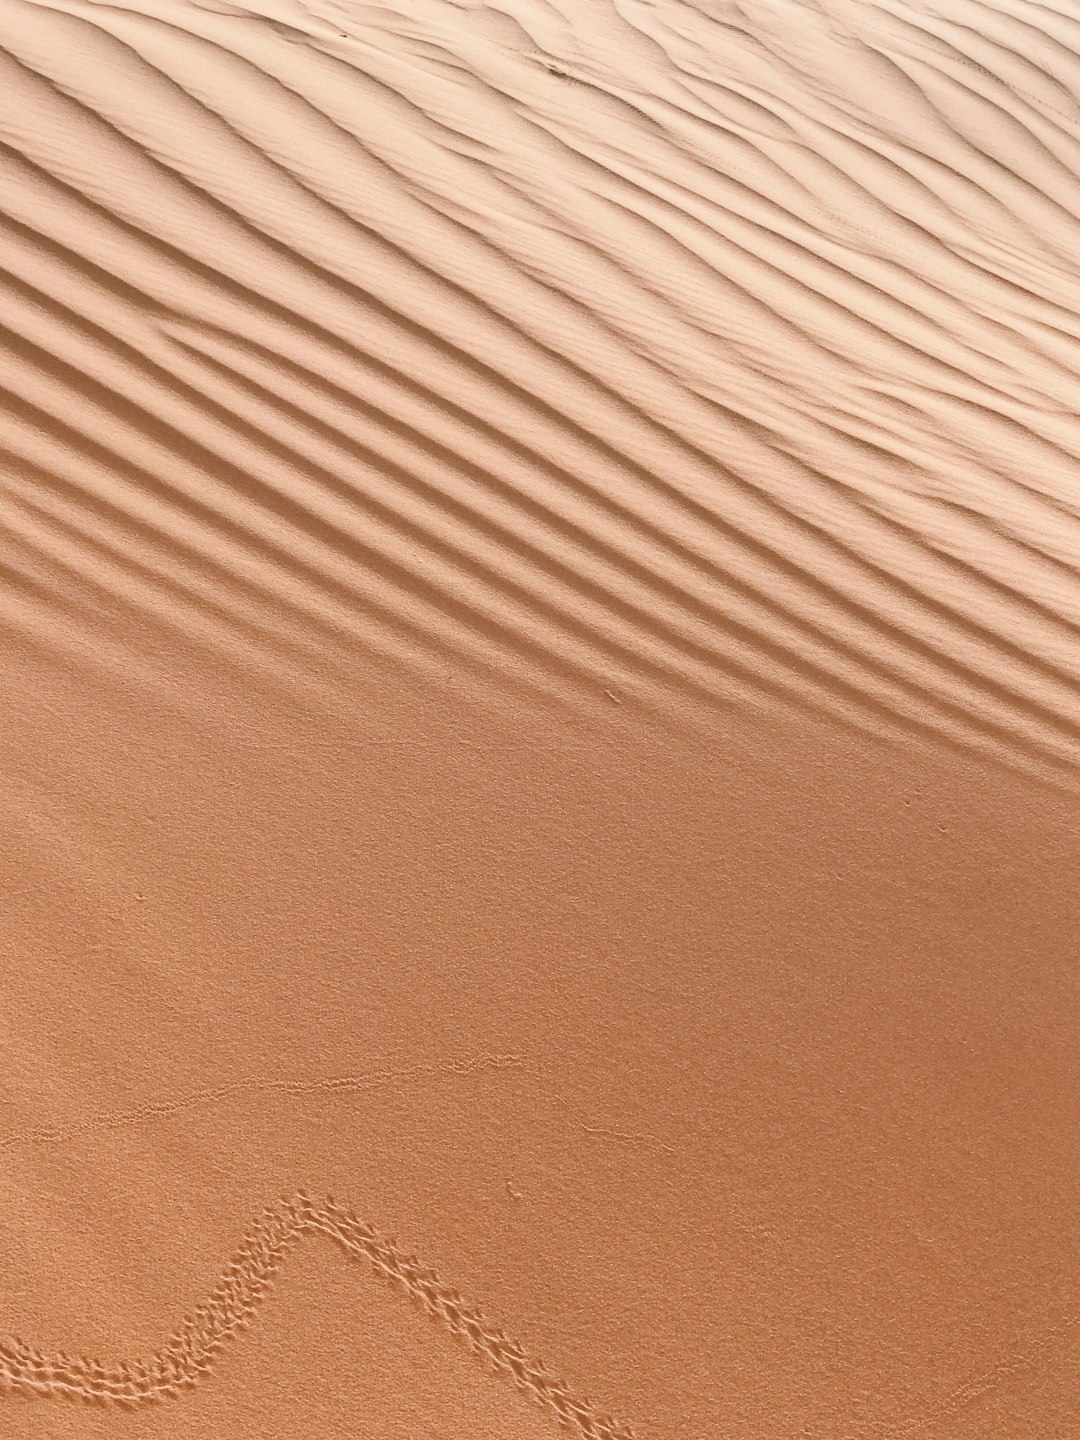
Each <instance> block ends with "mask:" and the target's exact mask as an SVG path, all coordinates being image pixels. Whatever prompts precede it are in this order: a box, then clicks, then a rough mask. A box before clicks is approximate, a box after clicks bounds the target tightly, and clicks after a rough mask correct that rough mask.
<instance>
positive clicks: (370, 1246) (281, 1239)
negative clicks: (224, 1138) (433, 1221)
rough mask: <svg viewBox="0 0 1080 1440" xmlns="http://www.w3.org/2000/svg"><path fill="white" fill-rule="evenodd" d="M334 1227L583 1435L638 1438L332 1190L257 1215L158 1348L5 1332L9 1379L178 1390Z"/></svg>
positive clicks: (83, 1394)
mask: <svg viewBox="0 0 1080 1440" xmlns="http://www.w3.org/2000/svg"><path fill="white" fill-rule="evenodd" d="M320 1234H321V1235H326V1236H329V1238H330V1239H332V1240H334V1241H335V1242H336V1243H337V1244H338V1245H340V1246H341V1247H342V1249H343V1250H344V1251H345V1252H346V1253H347V1254H348V1255H349V1256H350V1257H352V1258H354V1259H361V1258H363V1259H366V1260H368V1261H370V1262H371V1264H372V1265H374V1266H375V1268H376V1269H377V1270H378V1271H379V1272H380V1273H381V1274H382V1275H385V1276H386V1277H388V1278H389V1279H391V1280H393V1281H395V1282H396V1283H397V1284H398V1285H399V1286H400V1287H401V1288H402V1289H403V1290H405V1291H406V1292H407V1293H408V1294H409V1295H410V1296H411V1297H412V1299H414V1300H415V1301H418V1302H419V1303H420V1304H421V1305H422V1306H423V1308H424V1309H425V1310H426V1311H427V1312H428V1313H429V1314H430V1315H432V1316H433V1317H434V1318H435V1319H437V1320H438V1321H440V1323H441V1324H443V1325H444V1326H445V1327H446V1329H448V1330H449V1331H450V1332H451V1334H453V1335H457V1336H460V1337H461V1338H462V1339H463V1340H465V1341H466V1343H467V1344H468V1345H469V1347H470V1348H471V1349H472V1350H474V1351H475V1352H476V1353H477V1354H478V1355H480V1356H481V1357H482V1358H483V1359H485V1360H487V1361H489V1362H490V1363H491V1364H492V1365H493V1366H494V1368H495V1369H496V1370H497V1371H499V1372H500V1373H502V1374H504V1375H507V1376H509V1377H510V1378H511V1379H512V1380H513V1381H514V1383H515V1384H516V1385H518V1386H519V1387H520V1388H521V1389H522V1390H524V1391H525V1392H526V1393H527V1394H529V1395H530V1396H531V1397H532V1398H533V1399H535V1400H537V1401H538V1402H540V1403H541V1404H543V1405H544V1406H545V1407H546V1408H547V1409H548V1410H549V1411H551V1412H552V1413H553V1414H554V1415H555V1416H556V1417H557V1418H558V1420H559V1421H560V1422H561V1423H562V1424H563V1425H564V1426H565V1427H566V1428H567V1429H568V1430H569V1431H570V1432H571V1433H572V1434H574V1435H575V1436H578V1437H580V1440H635V1437H634V1432H633V1431H632V1430H631V1429H630V1428H629V1427H628V1426H626V1425H624V1424H621V1423H619V1422H618V1421H615V1420H612V1419H610V1418H608V1417H606V1416H602V1415H600V1414H599V1413H598V1412H597V1411H596V1410H595V1409H594V1408H593V1406H592V1405H590V1404H589V1403H588V1402H587V1401H585V1400H582V1399H580V1398H579V1397H577V1396H576V1395H575V1394H574V1393H573V1392H572V1391H571V1390H570V1388H569V1387H568V1386H567V1385H566V1384H564V1383H563V1382H562V1381H561V1380H558V1379H556V1378H555V1377H554V1376H553V1375H551V1374H550V1372H549V1371H548V1370H547V1369H546V1368H545V1366H544V1365H542V1364H541V1363H540V1362H539V1361H537V1360H535V1359H534V1358H532V1357H531V1356H530V1355H529V1354H528V1353H527V1352H526V1351H525V1350H524V1349H523V1348H522V1347H521V1346H520V1345H519V1344H518V1343H517V1342H516V1341H515V1340H512V1339H510V1338H509V1337H508V1336H507V1335H506V1334H505V1333H504V1332H503V1331H501V1330H499V1329H498V1328H496V1327H495V1326H494V1325H493V1324H492V1323H491V1322H490V1321H489V1320H488V1319H487V1318H486V1317H485V1316H484V1315H483V1314H482V1313H481V1312H480V1311H479V1310H478V1309H476V1307H475V1306H473V1305H470V1304H469V1303H467V1302H466V1301H465V1300H464V1299H462V1297H461V1296H460V1295H459V1294H458V1292H457V1291H456V1290H454V1289H452V1288H451V1287H450V1286H449V1285H446V1284H445V1283H444V1282H443V1281H442V1280H440V1279H439V1277H438V1275H437V1274H436V1273H435V1271H434V1270H431V1269H429V1268H428V1267H427V1266H424V1265H422V1264H421V1263H420V1261H418V1260H417V1259H416V1257H415V1256H413V1255H410V1254H408V1253H407V1252H405V1251H404V1250H402V1249H401V1248H400V1247H399V1246H398V1245H397V1243H396V1242H395V1241H394V1240H392V1239H388V1238H386V1237H385V1236H383V1235H381V1234H380V1233H379V1231H377V1230H376V1229H374V1227H372V1226H371V1225H368V1224H367V1223H366V1222H364V1221H363V1220H360V1219H358V1218H357V1216H355V1215H353V1214H352V1213H350V1212H349V1211H348V1210H346V1209H344V1208H343V1207H342V1206H340V1205H338V1204H337V1203H336V1202H335V1201H334V1200H333V1199H331V1198H329V1197H327V1198H326V1199H323V1200H314V1199H312V1198H311V1197H310V1196H308V1195H306V1194H304V1193H298V1194H296V1195H294V1196H292V1197H290V1198H288V1199H282V1200H279V1201H278V1202H277V1203H276V1204H275V1205H272V1206H270V1207H268V1208H267V1209H266V1210H265V1211H264V1212H263V1213H262V1214H261V1215H260V1216H259V1218H258V1219H257V1221H256V1222H255V1224H254V1225H253V1227H252V1228H251V1230H250V1231H249V1233H248V1235H247V1238H246V1239H245V1240H244V1242H243V1244H242V1245H241V1246H240V1247H239V1249H238V1250H237V1251H236V1253H235V1254H234V1255H233V1257H232V1259H231V1260H230V1261H229V1263H228V1265H227V1266H226V1267H225V1270H224V1272H223V1274H222V1277H221V1279H220V1280H219V1282H218V1284H217V1286H216V1287H215V1288H214V1290H213V1292H212V1293H211V1295H210V1297H209V1299H208V1300H206V1302H205V1303H204V1304H203V1305H201V1306H200V1307H199V1308H198V1309H197V1310H195V1311H193V1312H192V1313H191V1314H190V1315H188V1316H187V1317H186V1318H185V1319H184V1321H183V1322H182V1323H181V1324H180V1325H179V1326H178V1327H177V1328H176V1329H175V1330H174V1331H173V1332H172V1334H171V1335H170V1336H169V1338H168V1339H167V1340H166V1341H165V1343H164V1344H163V1345H162V1346H161V1347H160V1349H158V1350H156V1351H155V1352H154V1353H153V1354H152V1355H149V1356H146V1357H144V1358H140V1359H136V1360H120V1361H114V1362H111V1363H109V1362H104V1361H100V1360H90V1359H86V1358H84V1357H79V1356H70V1355H65V1354H59V1353H58V1354H48V1353H45V1352H43V1351H40V1350H35V1349H32V1348H31V1347H30V1346H29V1345H26V1344H24V1343H23V1342H22V1341H20V1340H17V1339H7V1340H0V1387H2V1388H11V1389H15V1390H19V1391H23V1392H27V1393H32V1394H38V1395H45V1396H66V1397H69V1398H75V1399H81V1400H97V1401H106V1402H114V1403H118V1404H124V1405H138V1404H143V1403H146V1402H149V1401H152V1400H161V1399H166V1398H170V1397H173V1396H176V1395H179V1394H180V1393H181V1392H182V1391H184V1390H186V1389H190V1388H192V1387H193V1386H194V1385H197V1384H198V1383H199V1381H200V1380H201V1379H202V1378H203V1376H205V1375H207V1374H209V1372H210V1371H211V1370H212V1369H213V1367H214V1365H215V1363H216V1362H217V1359H218V1357H219V1355H220V1353H221V1350H222V1349H223V1347H224V1345H225V1343H226V1342H227V1341H228V1340H230V1339H232V1338H233V1336H235V1335H236V1334H237V1333H238V1332H239V1331H240V1330H241V1329H243V1328H244V1327H245V1326H246V1325H247V1324H248V1323H249V1322H250V1321H251V1319H252V1318H253V1316H254V1313H255V1311H256V1309H257V1308H258V1306H259V1305H260V1303H261V1302H262V1301H263V1300H264V1299H265V1298H266V1296H267V1293H268V1292H269V1289H270V1287H271V1284H272V1283H273V1280H274V1277H275V1276H276V1274H277V1273H278V1271H279V1270H280V1269H281V1267H282V1265H283V1264H284V1262H285V1259H286V1257H287V1256H288V1255H289V1253H290V1251H292V1250H293V1249H294V1248H295V1247H296V1245H297V1244H299V1242H300V1241H301V1240H303V1239H305V1238H306V1237H307V1236H311V1235H320Z"/></svg>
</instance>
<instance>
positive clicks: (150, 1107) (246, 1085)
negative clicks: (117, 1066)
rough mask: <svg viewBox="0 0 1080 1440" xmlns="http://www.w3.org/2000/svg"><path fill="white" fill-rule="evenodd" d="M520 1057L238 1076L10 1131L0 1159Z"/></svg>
mask: <svg viewBox="0 0 1080 1440" xmlns="http://www.w3.org/2000/svg"><path fill="white" fill-rule="evenodd" d="M521 1064H522V1060H521V1056H519V1055H512V1054H506V1055H503V1054H493V1055H476V1056H472V1057H470V1058H469V1059H464V1060H449V1061H446V1062H444V1063H443V1064H440V1065H432V1064H423V1065H407V1066H400V1067H397V1068H388V1069H382V1070H372V1071H369V1072H367V1073H366V1074H362V1075H335V1076H330V1077H324V1078H321V1079H312V1080H302V1079H290V1078H281V1077H259V1076H242V1077H240V1078H239V1079H236V1080H228V1081H226V1082H224V1083H223V1084H220V1085H208V1086H205V1087H203V1088H201V1089H199V1090H192V1091H189V1092H188V1093H187V1094H184V1095H179V1096H175V1097H173V1098H172V1099H168V1100H152V1101H148V1102H146V1103H145V1104H142V1105H133V1106H131V1107H129V1108H127V1109H122V1110H102V1111H99V1112H98V1113H97V1114H95V1115H91V1116H90V1117H88V1118H87V1119H86V1120H82V1121H75V1122H73V1123H71V1124H67V1125H35V1126H29V1127H26V1128H23V1129H21V1130H11V1131H8V1133H7V1134H5V1135H0V1155H3V1154H7V1153H8V1152H9V1151H11V1150H15V1149H17V1148H18V1147H19V1146H21V1145H61V1144H64V1143H65V1142H67V1141H70V1140H79V1139H82V1138H83V1137H84V1136H87V1135H95V1134H98V1133H99V1132H101V1131H105V1130H121V1129H124V1128H125V1127H126V1126H129V1125H144V1124H147V1123H148V1122H149V1121H151V1120H170V1119H172V1118H173V1116H175V1115H181V1114H184V1113H186V1112H187V1111H189V1110H197V1109H204V1108H211V1107H213V1106H215V1105H220V1104H221V1103H222V1102H223V1101H225V1100H229V1099H231V1098H232V1097H233V1096H235V1095H242V1094H245V1093H246V1094H268V1093H269V1094H274V1093H277V1094H281V1095H317V1094H334V1093H338V1092H341V1093H350V1094H354V1095H355V1094H364V1093H366V1092H367V1091H370V1090H377V1089H381V1088H382V1087H384V1086H387V1085H394V1084H396V1083H412V1082H415V1081H417V1080H435V1079H441V1078H442V1077H444V1076H447V1075H456V1076H467V1075H474V1074H482V1073H484V1072H485V1071H491V1070H513V1069H517V1068H519V1067H520V1066H521Z"/></svg>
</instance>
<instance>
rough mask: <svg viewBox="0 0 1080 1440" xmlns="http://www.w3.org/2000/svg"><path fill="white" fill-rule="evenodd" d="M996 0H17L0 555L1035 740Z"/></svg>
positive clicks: (1058, 462)
mask: <svg viewBox="0 0 1080 1440" xmlns="http://www.w3.org/2000/svg"><path fill="white" fill-rule="evenodd" d="M984 8H985V7H982V6H967V7H966V8H965V7H964V6H961V7H960V9H957V7H955V6H952V7H950V8H949V9H948V12H947V14H943V15H942V16H941V17H939V16H938V14H937V12H935V10H934V9H933V7H932V6H919V7H915V8H914V9H912V8H910V7H906V6H904V5H896V6H893V7H890V8H888V9H881V8H879V7H874V6H871V5H866V4H861V3H859V4H848V3H832V4H815V5H812V6H810V5H798V4H788V3H781V4H769V5H760V6H750V7H747V8H746V9H745V11H743V10H736V9H735V8H734V7H731V8H729V9H726V10H724V11H723V12H721V13H720V14H719V15H714V14H712V13H711V12H706V11H704V10H702V9H700V8H698V7H696V6H693V5H688V4H682V3H672V4H670V5H665V6H661V7H658V6H653V5H642V4H634V5H630V6H627V7H620V8H619V9H615V8H614V7H608V6H607V5H603V4H597V5H590V6H587V7H585V8H584V9H583V10H581V12H580V13H577V12H575V17H574V19H573V21H571V20H569V19H564V20H561V21H560V20H556V18H555V14H556V12H553V11H552V10H551V9H550V7H548V6H546V5H530V4H524V5H522V4H513V5H508V6H506V7H505V8H500V7H498V6H467V7H464V8H462V7H461V6H458V5H447V4H442V3H424V4H418V5H415V6H410V9H409V18H408V21H407V22H405V21H403V20H402V18H401V16H400V15H399V13H398V12H397V10H396V9H395V8H394V7H392V6H390V7H382V6H365V7H360V8H356V7H348V6H347V7H337V6H334V5H332V4H328V5H323V6H321V7H320V6H311V7H301V6H292V5H279V6H274V7H267V8H266V10H265V11H262V10H259V9H253V10H249V9H245V8H244V7H238V6H225V7H202V6H196V5H192V4H186V3H176V0H165V3H155V4H153V5H138V6H110V7H107V8H106V7H102V6H100V5H96V4H94V3H91V0H85V3H84V0H70V3H68V0H64V3H62V4H48V5H42V4H38V3H30V0H5V5H4V12H3V13H4V59H3V66H4V76H5V80H4V83H5V86H6V94H7V96H8V97H9V98H8V102H7V106H8V109H7V112H6V120H5V131H4V134H5V145H6V149H5V151H4V157H3V164H4V173H5V182H4V183H5V194H6V196H7V200H6V205H5V210H6V216H5V223H4V231H3V237H4V238H3V245H4V252H3V254H4V259H3V263H4V265H5V270H6V274H7V276H8V283H7V285H6V286H5V293H4V305H5V311H4V315H5V320H4V323H5V326H6V327H7V328H6V330H5V335H6V344H7V346H8V353H9V357H10V360H11V361H12V362H13V363H10V364H9V365H8V366H7V367H6V368H5V376H6V383H7V386H8V392H9V395H10V401H11V406H12V410H11V414H10V418H9V420H8V421H7V422H5V423H6V427H7V428H6V430H5V446H6V449H7V453H8V454H9V455H10V456H11V457H12V465H13V473H12V475H11V478H10V482H9V484H8V485H7V486H6V487H5V509H6V515H7V517H8V518H7V523H8V525H9V533H11V534H12V536H13V542H14V543H15V544H16V546H17V548H18V553H19V554H20V555H21V556H22V557H23V558H22V560H21V561H20V573H22V574H23V575H24V576H25V579H24V581H23V583H24V584H25V585H31V586H32V585H33V584H39V585H40V584H44V585H45V586H46V587H51V589H50V590H49V593H52V592H53V591H55V590H56V588H57V587H58V586H59V587H60V589H61V590H63V591H70V592H71V594H72V595H76V594H77V595H78V596H79V597H80V599H79V601H78V602H77V603H78V604H81V605H84V606H85V607H87V608H92V609H93V610H95V611H101V610H104V611H105V612H106V613H110V612H111V613H112V614H113V615H115V616H116V617H117V619H119V617H120V616H121V615H124V614H132V615H135V614H137V615H142V616H145V617H146V618H147V620H148V621H149V622H150V623H152V624H153V625H154V626H155V627H158V628H161V627H164V628H165V630H167V631H168V632H169V633H170V634H177V633H179V635H180V636H181V637H184V638H185V639H186V640H187V641H188V643H192V644H196V645H200V646H211V647H215V648H216V650H217V651H218V652H219V653H221V652H222V650H224V652H225V654H226V655H233V656H236V657H242V658H243V661H244V662H245V663H247V664H250V665H253V666H256V667H258V668H259V669H261V670H262V671H263V672H269V673H270V674H271V675H276V676H278V677H280V679H281V680H282V681H285V683H289V682H288V680H287V678H286V677H288V676H290V675H291V676H293V681H292V683H307V684H308V685H309V686H310V685H311V683H312V680H311V674H312V670H313V669H314V670H315V672H316V674H317V675H318V682H319V683H320V684H322V685H324V686H326V687H328V688H329V689H330V690H331V691H333V689H334V685H335V681H334V665H335V661H334V659H333V658H332V652H333V651H334V650H335V649H338V648H340V647H339V646H337V645H336V644H335V642H334V638H333V637H335V636H341V637H348V638H349V643H361V644H362V645H363V646H364V647H365V648H366V649H368V650H370V651H374V652H376V653H381V654H382V655H383V656H384V657H385V659H386V660H387V661H388V662H389V663H391V664H393V665H394V666H396V667H400V666H401V665H402V664H408V665H411V666H413V667H415V669H416V671H417V673H418V674H419V675H421V676H423V677H426V678H427V679H429V680H434V681H435V682H436V683H441V684H445V683H460V680H461V678H462V676H463V675H465V674H471V675H472V676H473V677H475V680H476V682H477V684H478V685H479V686H480V687H481V688H483V687H485V686H487V687H490V686H499V687H505V686H507V685H513V686H515V687H521V686H524V687H525V693H528V694H532V695H534V696H536V697H538V703H545V704H570V703H574V704H576V705H577V706H578V708H579V709H580V707H581V706H585V707H586V708H587V709H588V708H591V707H592V706H594V705H595V704H596V703H597V701H598V700H602V699H603V697H604V695H605V692H608V693H610V694H613V695H615V696H617V697H620V698H624V699H625V700H626V701H628V702H630V703H633V704H634V705H635V706H636V707H637V708H639V709H642V708H644V709H648V710H651V711H657V710H659V711H660V712H664V713H670V710H671V706H672V704H673V703H675V702H677V703H678V704H679V706H680V707H681V709H683V710H685V711H688V712H692V713H695V714H699V715H700V714H701V713H704V715H705V716H706V717H707V716H708V715H709V714H710V713H711V712H712V711H713V709H714V707H715V706H716V705H717V704H721V705H724V706H730V705H732V704H734V705H736V706H738V707H740V708H745V707H748V706H749V707H762V706H766V707H771V708H774V709H775V708H776V707H780V709H781V711H784V710H787V709H790V708H792V707H795V708H796V709H798V710H809V711H812V712H813V713H815V714H819V715H822V714H823V715H827V716H833V717H836V718H839V719H840V720H842V721H843V722H844V723H847V724H851V725H855V726H859V727H861V728H862V729H863V730H865V731H868V732H869V733H871V734H875V735H880V736H884V737H885V738H890V737H896V736H898V735H902V734H905V733H907V734H916V735H927V734H930V735H933V736H936V737H938V738H939V739H941V740H943V741H945V742H947V743H950V744H954V745H962V746H966V747H975V748H977V749H978V751H979V752H980V753H983V754H986V755H993V756H996V757H998V759H999V760H1002V761H1006V762H1008V763H1010V764H1020V765H1022V766H1023V767H1024V768H1026V769H1027V770H1029V771H1031V770H1034V771H1035V772H1037V773H1040V774H1042V775H1044V776H1048V777H1051V778H1052V777H1057V778H1058V779H1059V780H1061V781H1064V782H1065V783H1068V777H1069V776H1070V775H1071V773H1072V770H1073V766H1074V762H1075V754H1076V741H1077V734H1078V732H1077V725H1076V698H1077V678H1078V677H1077V665H1076V656H1077V653H1078V647H1077V628H1076V627H1077V623H1078V621H1080V612H1078V607H1077V591H1076V586H1075V583H1074V582H1075V576H1074V571H1073V556H1074V555H1075V546H1076V542H1077V538H1078V536H1080V517H1078V515H1077V511H1076V505H1075V493H1074V488H1073V487H1072V486H1071V485H1070V484H1069V483H1068V482H1067V480H1066V478H1065V477H1066V476H1068V475H1069V474H1071V472H1072V470H1073V468H1074V467H1075V465H1076V464H1077V461H1078V458H1080V450H1078V446H1080V440H1078V436H1077V427H1076V422H1075V419H1074V417H1073V414H1072V403H1071V398H1070V397H1071V389H1072V384H1073V374H1074V367H1075V363H1076V355H1077V346H1078V344H1080V336H1078V335H1077V331H1076V324H1075V308H1074V307H1075V302H1076V287H1075V280H1074V277H1073V276H1072V273H1071V269H1070V259H1069V257H1070V256H1071V255H1072V254H1073V253H1075V242H1076V238H1077V236H1076V230H1077V227H1078V225H1080V218H1078V212H1077V206H1076V203H1075V195H1074V193H1073V188H1074V187H1073V175H1074V173H1075V166H1076V163H1077V156H1078V150H1077V147H1078V143H1080V117H1078V116H1077V115H1075V114H1073V112H1072V111H1070V110H1069V109H1068V108H1067V100H1065V99H1063V98H1062V96H1063V95H1067V94H1068V86H1069V84H1070V83H1071V82H1072V81H1073V80H1074V79H1075V74H1074V71H1075V63H1074V62H1073V61H1072V58H1071V56H1070V54H1069V52H1068V49H1067V40H1068V36H1069V35H1070V34H1071V31H1070V29H1069V21H1068V20H1067V18H1064V19H1063V18H1060V17H1054V16H1053V15H1052V14H1051V12H1048V11H1046V9H1045V7H1039V6H1033V5H1028V4H1026V3H1017V4H1015V5H1012V6H1010V7H1007V8H1006V9H1004V10H1002V11H1001V12H1000V18H999V19H998V20H996V21H995V23H994V25H993V26H987V27H985V34H983V35H982V36H981V38H978V37H976V38H972V36H973V30H972V27H971V26H965V24H964V22H963V19H962V14H964V15H966V14H967V13H968V11H969V10H970V12H971V16H972V17H973V18H975V17H978V18H979V20H980V23H981V17H982V15H983V13H984ZM996 13H997V12H996ZM1043 27H1045V28H1043ZM977 28H978V27H976V29H977ZM1014 36H1015V37H1017V38H1016V41H1015V44H1016V47H1017V49H1016V51H1015V52H1014V51H1013V50H1011V49H1009V43H1011V38H1010V37H1014ZM1039 36H1042V40H1041V41H1038V39H1037V37H1039ZM1020 37H1023V38H1022V39H1021V38H1020ZM1036 43H1038V44H1039V45H1040V46H1045V56H1044V55H1043V52H1042V49H1040V50H1039V57H1040V60H1041V61H1042V62H1044V63H1043V69H1042V70H1041V71H1039V72H1038V75H1036V73H1035V64H1034V62H1032V61H1030V60H1027V59H1026V58H1025V57H1024V47H1025V46H1026V47H1028V48H1029V49H1030V47H1031V46H1032V45H1033V44H1036ZM965 45H967V46H969V47H970V50H971V53H970V54H969V53H968V51H967V50H965V49H964V46H965ZM705 57H707V63H706V58H705ZM995 66H996V67H997V68H996V69H995ZM28 116H32V120H28V119H27V118H26V117H28ZM75 137H77V141H76V138H75ZM69 455H77V456H78V457H79V479H78V481H77V482H74V481H73V480H72V478H71V477H70V474H69V465H68V462H67V460H66V458H65V457H66V456H69ZM35 577H36V578H35ZM50 577H51V578H50ZM26 603H28V604H30V605H31V606H33V603H34V602H33V601H32V600H30V599H28V600H27V602H26ZM30 623H32V622H30Z"/></svg>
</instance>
